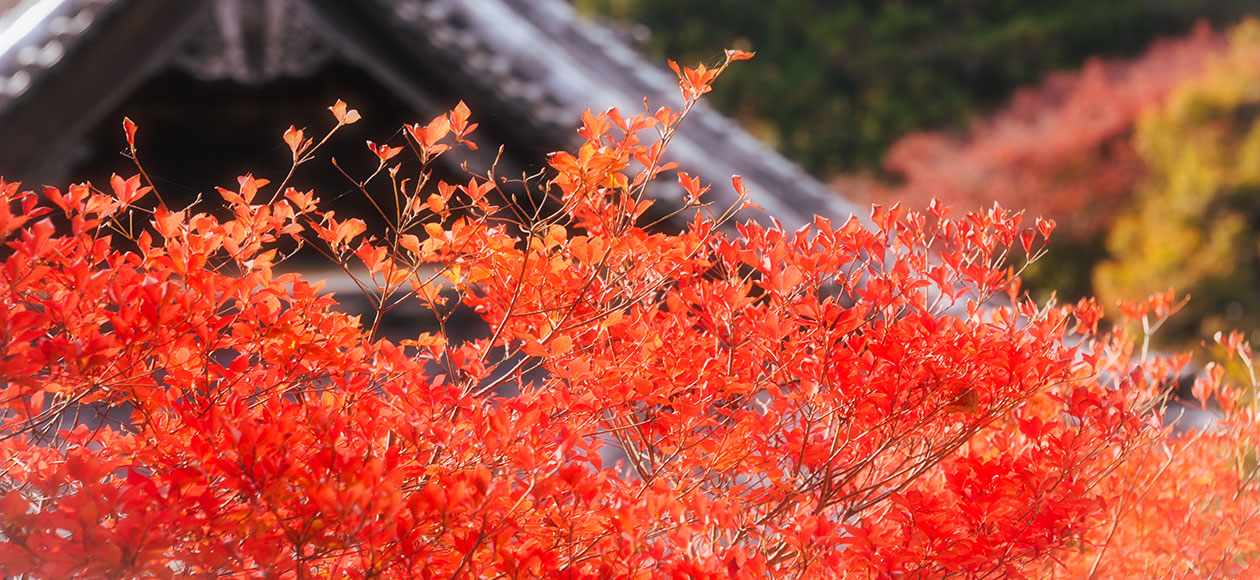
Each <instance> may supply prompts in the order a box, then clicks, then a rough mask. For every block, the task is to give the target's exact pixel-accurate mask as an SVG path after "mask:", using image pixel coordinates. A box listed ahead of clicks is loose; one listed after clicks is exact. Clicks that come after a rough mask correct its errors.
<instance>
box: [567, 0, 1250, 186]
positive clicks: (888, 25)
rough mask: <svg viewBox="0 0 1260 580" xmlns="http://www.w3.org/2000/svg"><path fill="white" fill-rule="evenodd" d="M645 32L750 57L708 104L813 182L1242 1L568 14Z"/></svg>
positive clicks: (603, 2) (601, 7)
mask: <svg viewBox="0 0 1260 580" xmlns="http://www.w3.org/2000/svg"><path fill="white" fill-rule="evenodd" d="M574 2H575V4H576V6H577V8H578V9H579V10H581V11H582V12H584V13H586V14H588V15H591V16H599V17H604V18H610V19H613V20H628V21H635V22H640V23H642V24H644V25H646V26H647V27H648V28H649V29H650V30H651V31H652V34H651V36H650V39H649V40H648V46H649V49H650V50H651V51H652V52H654V53H656V54H657V55H658V56H660V55H663V56H666V57H668V58H672V59H674V60H678V61H704V60H707V59H710V58H711V57H715V55H720V51H721V49H722V48H723V47H728V46H732V45H734V46H735V47H736V48H742V49H746V50H755V51H757V52H758V56H757V58H756V59H754V60H753V61H752V62H751V63H750V65H749V66H746V67H741V68H740V69H737V70H734V71H732V73H731V74H730V75H729V78H726V79H724V81H725V82H724V83H723V86H722V87H720V88H719V89H718V90H717V91H715V93H714V95H713V96H712V99H711V102H712V103H713V104H714V105H715V106H716V107H717V108H718V109H719V110H722V111H723V112H725V113H727V114H730V115H733V116H735V117H737V118H738V119H740V120H741V121H742V122H743V123H744V124H745V126H747V127H750V128H751V129H752V130H753V132H754V133H755V134H757V135H758V136H760V137H761V138H762V139H764V140H765V141H767V142H769V143H770V144H771V145H773V146H775V147H777V148H778V149H779V150H780V151H782V152H783V153H785V154H787V155H788V157H790V158H792V159H794V160H796V161H797V162H799V163H801V164H802V165H804V166H805V167H806V168H807V169H809V170H811V171H813V172H814V173H815V174H818V175H820V176H822V177H830V176H831V175H833V174H835V173H838V172H842V171H852V170H855V169H862V168H867V169H870V168H874V167H877V166H878V164H879V162H880V160H881V159H882V158H883V156H884V153H885V152H886V151H887V149H888V147H889V146H890V145H891V144H892V143H893V142H894V141H896V140H897V139H898V138H900V137H901V136H902V135H905V134H906V133H908V132H910V131H913V130H920V129H951V128H953V129H957V128H961V127H963V126H964V125H965V123H966V121H967V120H968V119H969V118H970V117H971V116H973V115H976V114H978V113H979V112H981V111H983V110H986V109H989V108H992V107H995V106H997V105H999V104H1000V103H1002V102H1003V101H1004V100H1005V99H1007V98H1008V97H1009V95H1010V94H1011V92H1012V91H1013V90H1014V89H1015V88H1016V87H1019V86H1021V85H1027V84H1031V83H1034V82H1036V81H1037V80H1038V79H1040V78H1041V77H1042V76H1043V75H1045V74H1046V73H1047V72H1050V71H1054V70H1060V69H1072V68H1077V67H1079V66H1080V65H1081V64H1082V63H1083V62H1084V61H1085V60H1086V59H1087V58H1088V57H1090V56H1104V57H1105V56H1119V55H1131V54H1135V53H1137V52H1139V51H1141V50H1142V49H1143V48H1144V47H1145V46H1147V45H1148V44H1149V43H1150V42H1151V41H1152V40H1154V39H1155V38H1158V37H1163V36H1179V35H1184V34H1185V33H1186V32H1187V31H1189V30H1190V29H1191V27H1192V26H1193V25H1194V22H1195V21H1196V20H1199V19H1206V20H1208V21H1210V22H1213V23H1215V24H1217V25H1221V24H1225V23H1229V22H1233V21H1235V20H1237V18H1238V17H1239V15H1241V14H1242V13H1244V12H1246V11H1247V10H1250V9H1254V0H1108V1H1098V0H1036V1H1029V0H989V1H983V0H964V1H961V2H960V1H957V0H920V1H914V2H911V1H908V0H860V1H846V2H833V1H826V0H778V1H775V2H765V1H763V0H723V1H720V2H718V1H714V0H574Z"/></svg>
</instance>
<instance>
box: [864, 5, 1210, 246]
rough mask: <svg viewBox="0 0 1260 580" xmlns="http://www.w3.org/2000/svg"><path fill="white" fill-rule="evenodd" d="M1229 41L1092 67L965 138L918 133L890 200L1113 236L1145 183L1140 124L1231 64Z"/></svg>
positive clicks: (1053, 78) (1193, 39)
mask: <svg viewBox="0 0 1260 580" xmlns="http://www.w3.org/2000/svg"><path fill="white" fill-rule="evenodd" d="M1226 44H1227V43H1226V40H1225V38H1224V37H1223V36H1222V35H1220V34H1217V33H1214V32H1212V31H1211V29H1210V28H1209V27H1208V26H1207V25H1206V24H1203V25H1200V26H1198V27H1196V28H1195V29H1194V31H1193V32H1192V33H1191V34H1190V35H1189V36H1187V37H1185V38H1182V39H1178V40H1171V41H1165V42H1159V43H1156V44H1155V45H1153V46H1152V47H1151V48H1150V50H1148V51H1147V53H1146V54H1144V55H1143V56H1141V57H1140V58H1137V59H1135V60H1132V61H1103V60H1093V61H1090V62H1088V63H1086V65H1085V66H1084V68H1082V70H1081V71H1080V72H1077V73H1057V74H1053V75H1050V76H1049V77H1048V78H1046V79H1045V80H1044V81H1043V82H1042V83H1041V85H1039V86H1037V87H1036V88H1033V89H1027V90H1023V91H1020V92H1018V93H1016V95H1015V96H1014V98H1013V99H1012V101H1011V103H1010V105H1008V106H1007V108H1005V109H1004V110H1002V111H999V112H998V113H996V114H994V115H993V116H991V117H987V118H983V119H980V120H977V121H976V122H975V123H974V124H973V125H972V126H971V128H970V130H968V131H967V132H966V134H965V135H959V136H954V135H947V134H943V133H915V134H911V135H908V136H906V137H904V138H903V139H901V140H900V141H898V142H897V143H896V144H894V145H893V147H892V148H891V150H890V151H889V153H888V155H887V157H886V158H885V161H884V164H885V168H886V169H887V171H888V172H889V173H891V174H893V175H894V176H895V177H897V178H899V179H901V180H902V184H901V185H900V186H897V187H893V188H891V189H890V190H889V191H887V192H884V194H883V195H885V196H887V197H889V198H891V199H897V200H900V201H902V202H903V203H909V204H912V205H920V204H924V203H927V200H929V199H942V200H946V201H948V202H949V203H954V204H959V205H961V206H975V205H985V204H989V203H993V202H994V201H998V202H999V203H1001V204H1002V205H1004V206H1007V207H1018V208H1024V209H1026V210H1027V211H1029V212H1030V213H1033V214H1037V215H1043V216H1047V217H1051V218H1054V219H1056V220H1058V221H1059V222H1060V223H1061V224H1063V232H1062V233H1063V235H1065V236H1067V237H1068V238H1069V239H1072V240H1076V241H1080V240H1087V239H1090V238H1094V237H1096V236H1098V235H1099V234H1101V233H1102V232H1104V231H1106V229H1107V227H1108V226H1109V225H1110V223H1111V220H1112V219H1114V216H1115V214H1116V213H1117V210H1118V209H1120V208H1121V207H1123V206H1124V204H1125V202H1126V201H1127V200H1128V199H1129V198H1130V196H1131V194H1132V192H1133V189H1134V187H1135V185H1136V184H1137V182H1138V180H1139V179H1140V178H1141V177H1142V176H1143V175H1144V167H1143V163H1142V160H1141V159H1140V158H1139V157H1138V155H1137V153H1136V152H1135V151H1134V149H1133V145H1132V143H1131V140H1130V137H1131V136H1132V133H1133V127H1134V124H1135V122H1136V121H1137V119H1138V117H1139V116H1140V115H1142V114H1143V113H1144V112H1146V111H1150V110H1151V109H1153V108H1155V107H1158V106H1159V105H1161V104H1162V103H1163V102H1164V101H1165V99H1166V98H1167V97H1168V95H1169V94H1171V93H1172V91H1173V90H1174V89H1176V88H1177V87H1179V86H1182V85H1184V84H1185V83H1186V82H1187V81H1189V80H1191V79H1194V78H1196V77H1197V76H1198V75H1199V74H1200V73H1202V72H1203V71H1204V70H1205V69H1206V67H1207V65H1208V63H1209V62H1211V60H1212V59H1213V58H1215V57H1217V56H1220V55H1222V54H1223V53H1224V52H1225V48H1226Z"/></svg>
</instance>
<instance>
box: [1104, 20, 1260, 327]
mask: <svg viewBox="0 0 1260 580" xmlns="http://www.w3.org/2000/svg"><path fill="white" fill-rule="evenodd" d="M1230 41H1231V46H1230V52H1229V54H1228V56H1226V57H1225V58H1223V59H1221V61H1220V62H1218V63H1216V64H1215V66H1213V67H1212V68H1211V69H1210V70H1209V72H1208V73H1207V75H1206V76H1205V77H1203V78H1202V79H1201V80H1199V81H1198V82H1195V83H1190V84H1187V85H1186V86H1184V87H1182V88H1181V89H1180V90H1179V91H1178V92H1176V93H1174V95H1173V96H1172V98H1171V99H1170V101H1169V102H1168V104H1167V105H1166V106H1165V107H1164V108H1162V109H1161V110H1160V111H1158V112H1156V113H1155V114H1152V115H1148V116H1147V117H1145V118H1143V119H1142V120H1141V121H1139V123H1138V126H1137V129H1136V133H1135V136H1134V144H1135V147H1136V149H1137V151H1138V153H1139V154H1140V155H1141V156H1142V158H1143V159H1144V161H1145V163H1146V165H1147V171H1148V174H1147V177H1146V178H1145V180H1144V181H1143V183H1142V184H1141V185H1140V186H1139V190H1138V196H1137V202H1136V204H1135V205H1134V207H1133V208H1132V209H1131V210H1130V211H1128V212H1126V213H1125V214H1124V215H1122V216H1121V217H1120V218H1119V219H1118V220H1117V222H1116V224H1115V227H1114V229H1113V230H1112V232H1111V234H1110V236H1109V238H1108V242H1107V246H1108V250H1109V251H1110V254H1111V256H1112V259H1111V260H1109V261H1108V262H1105V263H1104V264H1102V265H1100V266H1099V267H1098V268H1097V270H1096V271H1095V276H1094V283H1095V287H1096V289H1097V290H1098V292H1099V294H1100V296H1102V297H1103V298H1105V299H1111V298H1118V297H1133V296H1141V295H1144V294H1146V293H1150V292H1154V291H1162V290H1165V289H1167V288H1168V287H1170V286H1175V287H1177V288H1178V289H1179V290H1182V291H1185V292H1187V293H1189V294H1190V295H1192V296H1193V298H1194V299H1193V300H1192V301H1191V302H1190V304H1189V306H1188V311H1187V312H1185V313H1183V315H1181V316H1179V317H1177V318H1174V319H1173V321H1174V322H1176V321H1177V320H1181V321H1183V322H1182V323H1181V327H1180V328H1179V329H1176V330H1179V331H1180V333H1182V335H1183V336H1186V334H1187V333H1188V334H1189V335H1190V336H1198V335H1200V334H1201V333H1204V332H1207V333H1210V332H1212V331H1215V330H1219V329H1221V328H1222V327H1223V326H1225V325H1226V324H1228V325H1229V326H1231V327H1243V328H1255V327H1257V325H1260V287H1258V286H1257V282H1260V231H1258V228H1257V226H1258V225H1260V121H1258V116H1260V21H1256V20H1249V21H1246V22H1244V23H1243V24H1241V25H1239V26H1238V27H1237V28H1236V29H1235V30H1234V31H1233V32H1232V33H1231V36H1230ZM1195 325H1199V326H1198V328H1195V327H1194V326H1195Z"/></svg>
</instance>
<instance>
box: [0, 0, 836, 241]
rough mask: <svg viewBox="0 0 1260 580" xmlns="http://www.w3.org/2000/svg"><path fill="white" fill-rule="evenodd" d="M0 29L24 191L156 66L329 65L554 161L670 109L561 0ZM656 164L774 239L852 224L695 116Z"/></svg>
mask: <svg viewBox="0 0 1260 580" xmlns="http://www.w3.org/2000/svg"><path fill="white" fill-rule="evenodd" d="M0 2H8V3H10V4H11V3H12V0H0ZM0 8H3V6H2V5H0ZM0 26H3V27H4V28H2V29H0V174H5V175H10V176H14V175H16V176H17V177H25V178H26V180H27V181H28V182H29V181H39V180H55V179H57V178H58V177H59V176H60V175H61V173H59V172H64V167H63V166H59V165H58V164H59V163H60V164H64V163H66V162H67V161H66V160H68V159H72V158H73V155H72V152H73V148H74V147H75V145H76V143H77V142H78V140H79V139H81V137H82V136H83V134H84V133H85V132H86V131H88V130H89V129H90V128H91V127H93V126H95V125H97V124H98V123H100V122H101V121H104V120H106V119H104V117H105V116H106V115H108V114H109V112H110V111H112V110H113V109H114V107H115V106H117V105H118V104H119V103H120V102H121V101H122V100H123V99H125V98H126V97H127V95H128V94H130V93H131V92H132V91H134V90H135V89H136V87H137V86H139V85H140V84H141V83H142V82H143V81H145V80H146V79H148V78H150V77H152V76H153V75H155V74H156V73H158V72H159V71H161V70H163V69H166V68H168V67H179V68H181V69H183V70H185V71H187V72H189V73H191V74H193V75H194V76H197V77H198V78H204V79H225V78H230V79H233V80H236V81H238V82H242V83H249V84H263V83H266V82H268V81H269V80H272V79H275V78H279V77H285V76H301V75H304V74H309V73H310V72H311V71H312V70H314V69H315V68H318V66H319V65H320V64H321V63H322V62H323V60H324V59H326V58H329V57H330V56H333V55H335V56H336V57H338V58H340V59H343V60H345V61H347V62H350V63H352V64H353V65H355V66H357V67H359V68H361V69H363V70H365V71H366V72H367V73H369V75H371V76H372V77H373V78H375V79H376V80H377V81H378V82H379V83H380V84H381V85H382V86H384V87H386V88H387V89H388V90H390V91H392V92H393V93H394V94H395V95H396V96H397V97H398V98H399V99H400V100H402V101H404V102H406V103H407V104H408V105H410V106H412V107H414V108H415V109H416V110H418V111H432V112H434V113H436V112H438V111H440V110H442V107H441V106H440V104H439V102H438V101H437V100H436V99H435V98H434V93H433V87H434V86H435V84H440V85H444V86H445V87H446V90H447V91H450V90H454V91H455V92H456V93H458V94H459V95H460V98H463V99H465V100H467V101H468V102H469V103H470V105H472V107H473V109H474V112H478V111H480V112H482V113H484V112H486V111H494V112H495V114H496V115H503V116H506V117H508V118H510V119H511V121H512V123H513V124H514V126H517V127H519V128H520V130H521V131H522V137H526V136H527V137H528V138H529V139H530V140H531V141H530V142H531V143H533V144H537V142H538V141H540V140H543V141H545V142H546V144H547V145H548V146H551V147H553V148H555V149H559V148H564V147H569V146H571V145H572V144H573V143H574V142H575V141H576V140H577V139H578V138H577V135H576V133H575V131H574V129H575V128H576V123H577V120H578V115H579V113H580V111H582V110H583V109H595V110H601V109H604V108H607V107H613V106H616V107H620V108H621V109H622V110H623V111H637V110H642V107H643V99H644V98H645V97H646V98H647V99H648V100H649V101H650V102H651V103H652V105H653V106H654V107H655V106H660V105H667V106H671V105H672V106H677V105H678V104H679V103H680V97H679V93H678V88H677V81H676V79H675V78H674V76H673V74H672V73H670V72H668V71H666V70H665V69H664V68H662V67H658V66H653V65H649V64H647V63H646V62H645V61H644V59H643V58H642V57H641V56H639V55H638V54H637V53H636V52H635V51H634V50H633V49H632V48H631V47H629V46H628V45H627V44H625V43H624V42H622V41H621V40H620V39H619V38H618V37H617V35H616V34H613V33H612V32H610V31H609V30H607V29H605V28H602V27H600V26H598V25H595V24H593V23H591V22H588V21H586V20H583V19H581V18H580V17H579V16H578V15H577V14H576V13H575V12H574V10H573V9H572V7H571V6H569V4H568V3H566V2H564V0H178V1H172V0H25V1H22V2H18V3H17V6H16V7H13V8H11V9H10V10H9V11H8V12H6V13H5V14H4V16H2V17H0ZM671 152H672V156H673V159H674V160H676V161H679V162H680V163H682V165H683V166H684V167H685V168H686V169H687V170H688V171H689V172H692V173H695V174H699V175H700V176H701V177H702V178H703V179H704V180H705V181H708V182H711V183H713V184H714V187H713V191H712V193H711V194H709V195H710V196H712V197H713V199H714V201H716V202H718V203H722V202H723V201H726V202H728V203H729V202H730V201H731V200H732V198H733V192H732V191H731V188H730V187H729V183H730V176H731V175H734V174H740V175H743V176H744V183H745V185H746V186H748V187H749V188H750V189H751V190H752V191H753V192H754V195H755V201H756V202H757V203H759V204H761V205H762V206H764V207H765V208H766V211H767V213H769V214H770V215H773V216H774V217H776V218H778V219H779V220H780V221H782V222H783V223H784V224H785V225H787V226H789V227H796V226H799V225H802V224H804V223H806V222H807V221H808V220H809V219H810V218H811V216H812V215H813V214H820V215H823V216H827V217H832V218H837V219H843V218H846V217H847V216H848V215H849V214H851V213H854V212H855V206H854V205H853V204H851V203H849V202H847V201H845V200H844V199H842V198H840V197H839V196H837V195H835V194H834V193H833V192H831V191H830V190H829V189H828V188H827V187H826V186H824V185H823V184H822V183H820V182H819V181H817V180H816V179H814V178H812V177H810V176H809V175H807V174H806V173H804V172H803V171H802V170H801V169H800V168H798V167H797V166H796V165H794V164H792V163H790V162H788V161H787V160H785V159H783V158H782V157H781V156H779V155H778V154H776V153H774V152H772V151H771V150H769V148H767V147H766V146H764V145H763V144H761V143H760V142H758V141H757V140H755V139H754V138H752V137H751V136H749V135H748V134H747V133H745V132H744V131H742V130H741V129H740V128H738V127H737V126H736V125H734V124H733V123H732V122H731V121H730V120H728V119H726V118H724V117H722V116H721V115H719V114H717V113H716V112H714V111H713V110H712V109H710V108H708V107H707V106H704V105H703V103H702V104H701V106H699V107H697V108H696V109H695V110H694V111H693V115H692V116H691V117H690V118H689V119H688V121H687V122H686V124H685V125H684V129H683V131H682V132H681V134H680V135H679V136H678V137H677V138H676V139H675V140H674V141H673V142H672V143H671ZM671 189H672V188H661V189H660V190H658V191H657V192H656V194H657V195H658V196H661V197H663V198H665V199H669V198H670V197H672V196H674V195H677V192H676V191H671ZM746 215H748V217H757V214H746Z"/></svg>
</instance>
